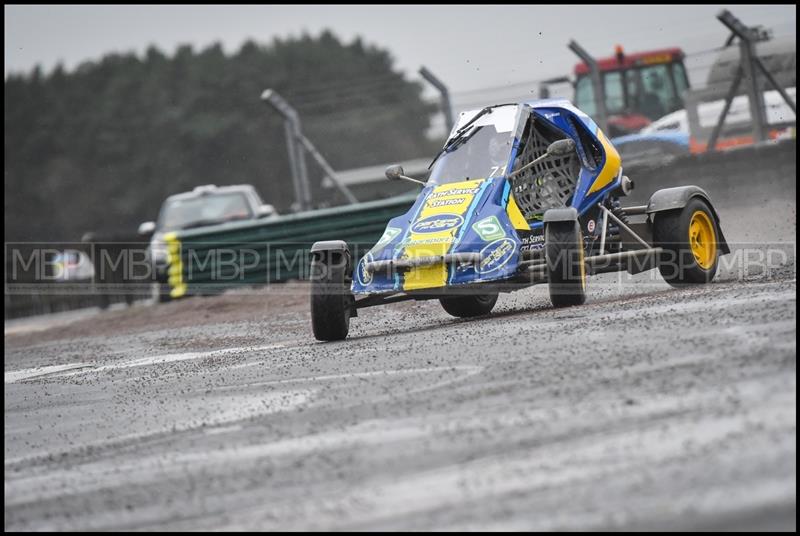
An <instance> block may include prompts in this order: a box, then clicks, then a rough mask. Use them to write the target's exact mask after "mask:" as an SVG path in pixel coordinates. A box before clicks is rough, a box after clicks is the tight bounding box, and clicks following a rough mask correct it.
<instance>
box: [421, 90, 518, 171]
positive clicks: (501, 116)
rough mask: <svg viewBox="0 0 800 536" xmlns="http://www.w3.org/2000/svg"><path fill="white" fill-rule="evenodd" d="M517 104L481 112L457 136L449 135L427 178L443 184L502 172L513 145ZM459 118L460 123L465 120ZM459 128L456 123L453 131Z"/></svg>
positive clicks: (504, 169) (506, 165)
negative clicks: (476, 118)
mask: <svg viewBox="0 0 800 536" xmlns="http://www.w3.org/2000/svg"><path fill="white" fill-rule="evenodd" d="M516 115H517V107H516V106H504V107H502V108H496V109H494V110H492V112H491V113H488V114H485V115H483V116H481V117H480V119H478V120H477V121H475V122H474V123H473V124H472V125H469V126H467V127H466V129H464V130H463V132H461V134H460V135H458V136H451V138H450V139H449V140H448V144H449V147H447V145H446V147H447V149H446V150H445V151H444V153H443V154H442V155H441V156H439V158H438V159H437V160H436V162H435V163H434V165H433V168H432V169H431V175H430V179H429V180H428V182H430V183H432V184H445V183H449V182H459V181H464V180H471V179H487V178H494V177H501V176H503V175H505V173H506V169H507V167H508V163H509V159H510V157H511V149H512V148H513V145H514V125H515V124H516V123H515V121H516ZM466 122H467V121H465V120H464V119H463V118H462V121H461V122H460V123H466ZM458 131H459V125H456V128H455V129H454V132H458Z"/></svg>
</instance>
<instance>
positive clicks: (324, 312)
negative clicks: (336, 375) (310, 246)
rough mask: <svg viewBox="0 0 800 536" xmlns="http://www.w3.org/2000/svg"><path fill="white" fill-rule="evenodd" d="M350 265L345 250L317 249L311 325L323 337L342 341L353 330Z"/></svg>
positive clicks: (313, 264)
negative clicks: (319, 250)
mask: <svg viewBox="0 0 800 536" xmlns="http://www.w3.org/2000/svg"><path fill="white" fill-rule="evenodd" d="M349 268H350V263H349V262H348V258H347V255H346V254H345V253H343V252H336V251H321V252H317V253H315V254H314V258H313V259H312V261H311V328H312V331H313V332H314V337H315V338H316V339H317V340H319V341H340V340H343V339H344V338H345V337H347V333H348V331H350V311H351V307H352V304H353V295H352V293H351V292H350V274H349Z"/></svg>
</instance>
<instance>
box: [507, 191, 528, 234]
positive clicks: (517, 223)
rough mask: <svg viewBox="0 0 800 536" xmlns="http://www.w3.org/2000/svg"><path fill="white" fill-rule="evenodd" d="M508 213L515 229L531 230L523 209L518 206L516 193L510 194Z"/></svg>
mask: <svg viewBox="0 0 800 536" xmlns="http://www.w3.org/2000/svg"><path fill="white" fill-rule="evenodd" d="M506 214H508V219H509V221H510V222H511V225H513V226H514V229H517V230H523V231H530V230H531V226H530V225H529V224H528V221H527V220H526V219H525V217H524V216H523V215H522V211H521V210H520V209H519V206H517V201H516V199H514V195H513V194H511V195H509V196H508V206H507V207H506Z"/></svg>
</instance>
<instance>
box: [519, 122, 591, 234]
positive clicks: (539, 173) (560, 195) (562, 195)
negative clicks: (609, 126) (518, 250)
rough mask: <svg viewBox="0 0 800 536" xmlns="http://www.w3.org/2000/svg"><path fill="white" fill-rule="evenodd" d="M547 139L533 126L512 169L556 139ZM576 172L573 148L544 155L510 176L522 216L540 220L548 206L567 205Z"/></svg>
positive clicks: (573, 190) (521, 164)
mask: <svg viewBox="0 0 800 536" xmlns="http://www.w3.org/2000/svg"><path fill="white" fill-rule="evenodd" d="M548 138H549V136H546V134H545V133H544V132H542V131H541V130H540V129H539V128H536V125H533V128H531V135H530V136H529V137H528V141H527V143H526V144H525V147H524V148H523V149H522V152H521V154H520V156H519V158H518V159H517V162H516V163H515V166H514V168H515V169H519V168H521V167H523V166H525V165H527V164H529V163H530V162H532V161H534V160H535V159H536V158H538V157H540V156H542V155H543V154H544V153H545V152H546V151H547V147H548V145H550V143H551V142H552V141H555V139H556V137H553V139H552V140H550V139H548ZM579 171H580V165H579V163H578V158H577V155H576V154H575V152H574V151H573V152H572V153H571V154H570V155H568V156H563V157H550V158H545V159H544V160H542V161H541V162H539V163H537V164H535V165H533V166H531V167H530V168H528V169H526V170H525V171H523V172H522V173H520V174H519V175H517V176H516V177H514V178H513V179H511V188H512V190H511V191H512V192H513V194H514V199H515V200H516V202H517V205H518V206H519V208H520V210H521V211H522V215H523V216H524V217H525V219H526V220H528V221H532V220H541V219H542V216H543V215H544V212H545V211H546V210H547V209H550V208H560V207H564V206H566V205H567V202H568V201H569V199H570V197H572V194H573V193H574V192H575V185H576V183H577V181H578V173H579Z"/></svg>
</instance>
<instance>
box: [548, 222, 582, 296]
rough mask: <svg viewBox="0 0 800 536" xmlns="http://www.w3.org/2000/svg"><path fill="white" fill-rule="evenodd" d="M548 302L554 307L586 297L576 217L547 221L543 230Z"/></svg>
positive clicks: (579, 229) (579, 232)
mask: <svg viewBox="0 0 800 536" xmlns="http://www.w3.org/2000/svg"><path fill="white" fill-rule="evenodd" d="M544 241H545V255H546V258H547V276H548V286H549V288H550V302H551V303H552V304H553V306H554V307H569V306H572V305H581V304H583V303H584V302H585V301H586V265H585V264H584V257H583V238H582V236H581V228H580V225H579V224H578V222H577V221H557V222H548V223H547V224H546V226H545V231H544Z"/></svg>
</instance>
